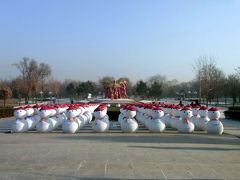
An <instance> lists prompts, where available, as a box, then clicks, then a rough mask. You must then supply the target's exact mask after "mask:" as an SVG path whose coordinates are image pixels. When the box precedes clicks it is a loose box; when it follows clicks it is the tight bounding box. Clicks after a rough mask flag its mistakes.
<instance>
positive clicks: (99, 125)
mask: <svg viewBox="0 0 240 180" xmlns="http://www.w3.org/2000/svg"><path fill="white" fill-rule="evenodd" d="M92 130H93V131H94V132H106V131H108V130H109V119H108V116H107V115H105V117H104V118H102V119H95V120H94V121H93V123H92Z"/></svg>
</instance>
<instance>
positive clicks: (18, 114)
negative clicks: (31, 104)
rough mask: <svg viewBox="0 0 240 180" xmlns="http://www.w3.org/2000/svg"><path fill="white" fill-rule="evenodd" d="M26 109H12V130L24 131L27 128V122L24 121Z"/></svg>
mask: <svg viewBox="0 0 240 180" xmlns="http://www.w3.org/2000/svg"><path fill="white" fill-rule="evenodd" d="M25 117H26V111H25V109H23V108H17V109H15V110H14V120H13V122H12V124H11V131H12V132H25V131H27V130H28V124H27V122H26V121H25V119H24V118H25Z"/></svg>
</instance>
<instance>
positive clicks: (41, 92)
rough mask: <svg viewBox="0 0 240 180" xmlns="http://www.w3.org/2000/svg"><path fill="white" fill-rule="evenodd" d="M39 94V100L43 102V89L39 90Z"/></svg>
mask: <svg viewBox="0 0 240 180" xmlns="http://www.w3.org/2000/svg"><path fill="white" fill-rule="evenodd" d="M39 94H40V95H41V101H42V102H43V91H40V92H39Z"/></svg>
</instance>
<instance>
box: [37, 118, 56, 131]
mask: <svg viewBox="0 0 240 180" xmlns="http://www.w3.org/2000/svg"><path fill="white" fill-rule="evenodd" d="M52 129H53V126H52V124H51V123H49V122H47V121H46V120H41V121H39V122H38V123H37V125H36V130H37V131H38V132H43V133H46V132H50V131H52Z"/></svg>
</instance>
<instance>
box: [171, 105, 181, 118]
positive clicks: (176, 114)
mask: <svg viewBox="0 0 240 180" xmlns="http://www.w3.org/2000/svg"><path fill="white" fill-rule="evenodd" d="M181 109H182V108H181V106H179V105H177V106H174V108H173V113H174V115H175V117H180V112H181Z"/></svg>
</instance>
